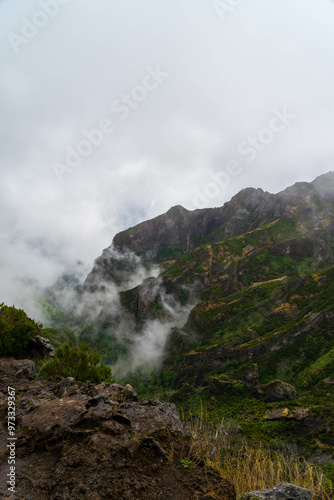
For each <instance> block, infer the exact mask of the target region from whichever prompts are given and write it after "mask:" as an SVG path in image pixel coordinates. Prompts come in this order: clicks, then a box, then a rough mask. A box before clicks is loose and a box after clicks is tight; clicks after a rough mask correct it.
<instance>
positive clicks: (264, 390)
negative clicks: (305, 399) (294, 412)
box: [259, 380, 296, 403]
mask: <svg viewBox="0 0 334 500" xmlns="http://www.w3.org/2000/svg"><path fill="white" fill-rule="evenodd" d="M295 397H296V389H295V388H294V387H293V386H292V385H290V384H287V383H286V382H281V381H280V380H276V381H274V382H270V384H266V385H262V386H260V390H259V399H261V401H265V402H266V403H275V402H280V401H290V400H292V399H295Z"/></svg>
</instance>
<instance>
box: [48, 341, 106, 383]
mask: <svg viewBox="0 0 334 500" xmlns="http://www.w3.org/2000/svg"><path fill="white" fill-rule="evenodd" d="M38 366H39V367H40V373H41V375H42V376H43V377H44V378H46V379H49V378H50V377H53V376H55V375H60V376H62V377H74V378H75V379H76V380H79V381H81V382H85V381H86V380H90V381H91V382H93V383H94V384H99V383H100V382H103V381H106V382H109V383H112V382H113V380H112V374H111V369H110V368H109V367H108V366H106V365H104V364H103V363H101V357H100V355H99V353H98V352H97V351H96V350H94V351H92V350H91V348H90V347H89V345H88V344H81V345H79V346H73V345H70V344H69V343H66V344H63V345H61V346H60V347H58V349H57V350H56V353H55V357H54V359H53V360H52V361H49V362H47V363H46V364H43V362H42V361H40V362H38Z"/></svg>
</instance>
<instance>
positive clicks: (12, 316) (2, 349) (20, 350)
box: [0, 303, 43, 357]
mask: <svg viewBox="0 0 334 500" xmlns="http://www.w3.org/2000/svg"><path fill="white" fill-rule="evenodd" d="M42 326H43V325H39V324H37V323H35V321H34V320H32V319H30V318H28V316H27V315H26V313H25V312H24V311H23V310H22V309H16V307H14V306H13V307H8V306H5V305H4V304H3V303H2V304H0V356H15V357H20V356H22V355H23V354H24V352H25V350H26V348H27V345H28V343H29V340H31V339H32V338H33V337H35V336H36V335H39V334H40V328H42Z"/></svg>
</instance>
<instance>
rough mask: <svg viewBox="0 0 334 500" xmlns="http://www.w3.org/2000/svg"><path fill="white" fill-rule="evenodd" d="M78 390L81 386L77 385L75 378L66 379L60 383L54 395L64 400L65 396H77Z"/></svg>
mask: <svg viewBox="0 0 334 500" xmlns="http://www.w3.org/2000/svg"><path fill="white" fill-rule="evenodd" d="M78 389H79V386H78V385H77V384H76V382H75V378H73V377H66V378H63V379H62V380H61V381H60V382H59V384H58V385H57V387H56V389H55V391H54V393H55V395H56V396H57V397H58V398H63V397H64V396H73V395H75V394H77V393H78V392H77V391H78ZM69 393H70V394H69Z"/></svg>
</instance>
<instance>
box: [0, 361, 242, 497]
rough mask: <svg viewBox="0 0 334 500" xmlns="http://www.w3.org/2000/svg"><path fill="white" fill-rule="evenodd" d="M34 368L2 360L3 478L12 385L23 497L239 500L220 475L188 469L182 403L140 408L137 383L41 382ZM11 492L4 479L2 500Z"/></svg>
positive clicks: (0, 488) (0, 453)
mask: <svg viewBox="0 0 334 500" xmlns="http://www.w3.org/2000/svg"><path fill="white" fill-rule="evenodd" d="M33 365H34V363H33V362H32V361H30V360H14V359H0V374H1V378H0V422H1V424H0V425H1V426H0V463H1V464H3V465H1V466H0V477H6V474H7V473H8V463H7V455H8V447H7V443H8V441H7V437H8V430H7V428H6V425H5V423H6V418H5V417H6V413H7V405H8V399H7V398H8V394H7V388H8V386H10V387H12V388H14V389H15V397H16V408H15V412H16V429H17V431H16V433H15V437H16V438H17V440H16V441H15V452H16V463H15V466H16V470H15V475H16V479H15V482H16V490H15V498H24V499H26V500H32V499H34V500H45V499H46V498H48V499H50V500H60V499H64V500H65V499H71V500H79V499H82V498H86V499H87V500H99V499H114V500H119V499H120V498H122V499H125V500H126V499H129V500H130V499H131V500H132V499H133V498H136V499H137V498H138V499H139V500H140V499H142V500H154V499H157V498H166V499H167V498H175V499H179V500H187V499H189V498H193V499H198V500H202V499H205V498H211V496H210V495H211V494H212V493H213V492H214V493H215V494H216V495H217V497H219V498H221V499H225V500H235V498H236V495H235V489H234V486H233V484H232V483H231V482H230V481H228V480H227V479H222V478H221V477H220V476H219V474H217V473H216V472H215V471H213V470H212V469H210V468H203V466H196V465H194V466H193V467H192V468H191V470H185V468H184V466H183V464H182V462H181V460H182V459H183V458H185V457H187V453H190V449H191V439H190V437H189V436H188V435H187V434H186V433H185V431H184V429H183V425H182V422H181V420H180V416H179V413H178V411H177V409H176V407H175V405H174V404H171V403H165V402H163V401H141V402H139V401H137V399H138V396H137V394H136V393H135V391H134V390H133V388H132V387H131V386H130V385H127V386H125V387H124V386H121V385H119V384H112V385H109V386H108V385H106V384H105V383H102V384H99V385H97V386H94V385H93V384H92V383H90V382H78V381H76V380H75V379H73V378H72V377H68V378H66V379H62V378H61V377H54V378H53V379H51V380H50V381H45V380H38V379H37V376H36V372H35V371H34V370H33ZM32 373H34V374H35V376H34V377H32ZM10 494H11V493H10V492H9V491H8V490H7V488H6V482H5V481H2V482H1V485H0V496H1V498H11V497H10Z"/></svg>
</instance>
